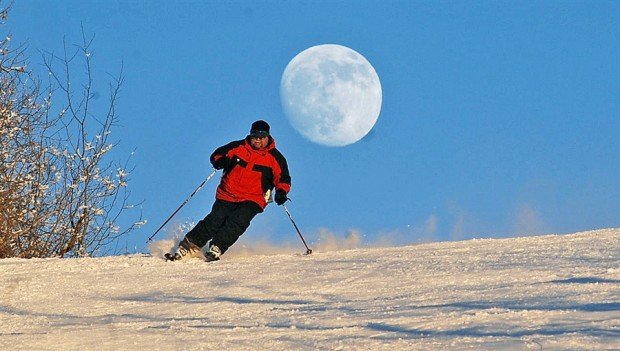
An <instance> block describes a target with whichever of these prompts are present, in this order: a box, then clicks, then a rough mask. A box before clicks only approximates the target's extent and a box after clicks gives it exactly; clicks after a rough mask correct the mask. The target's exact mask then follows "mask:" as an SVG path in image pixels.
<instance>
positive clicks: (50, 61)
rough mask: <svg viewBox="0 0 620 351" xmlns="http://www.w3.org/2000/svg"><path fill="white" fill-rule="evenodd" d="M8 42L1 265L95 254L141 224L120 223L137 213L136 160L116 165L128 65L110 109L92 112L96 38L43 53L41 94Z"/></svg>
mask: <svg viewBox="0 0 620 351" xmlns="http://www.w3.org/2000/svg"><path fill="white" fill-rule="evenodd" d="M7 12H8V10H0V15H1V16H2V18H4V19H5V18H6V17H7V16H6V14H7ZM9 44H10V36H5V37H4V39H2V40H0V158H1V163H0V258H3V257H53V256H56V257H66V256H86V255H93V254H96V253H98V252H100V251H101V249H103V248H104V247H106V246H107V245H108V244H110V243H112V242H114V241H115V240H117V239H118V238H119V237H121V236H123V235H125V234H128V233H129V232H131V231H132V230H134V229H136V228H137V227H139V226H140V225H141V224H143V223H144V222H142V221H141V218H138V219H137V221H135V222H133V221H132V222H133V223H132V224H131V225H128V226H127V227H126V228H124V229H121V228H120V227H119V225H118V223H119V220H120V219H121V216H122V215H123V214H124V213H126V212H127V210H128V209H129V208H131V207H133V206H131V205H129V203H128V198H129V192H128V190H127V181H128V173H129V170H128V169H127V164H128V162H129V159H130V157H128V158H127V160H126V161H125V162H123V163H118V162H114V161H112V160H111V159H110V152H111V151H112V149H113V148H114V147H115V146H116V145H117V144H116V143H114V142H112V141H111V139H110V133H111V131H112V127H114V126H115V125H116V123H117V122H118V118H119V116H118V114H117V111H116V103H117V99H118V93H119V91H120V88H121V86H122V82H123V80H122V76H123V75H122V68H121V72H120V73H119V75H118V78H115V79H112V83H110V84H109V99H108V101H107V102H106V103H105V105H104V107H101V106H95V94H94V93H93V91H94V83H93V75H92V68H91V64H92V57H93V55H92V52H91V51H90V50H91V44H92V39H91V40H87V39H86V36H85V35H84V31H82V43H81V44H80V45H75V46H71V48H69V47H68V46H67V44H66V43H64V44H65V45H64V50H63V52H62V55H60V56H57V55H55V54H53V53H45V54H44V55H43V61H44V65H45V67H46V68H47V70H48V72H49V77H48V83H47V85H46V87H45V89H42V88H41V84H40V81H39V80H38V79H36V77H35V76H34V74H33V73H32V71H30V70H28V68H27V66H26V63H25V58H24V56H25V55H24V49H23V47H22V48H18V49H17V50H11V49H10V45H9ZM76 67H81V68H76ZM76 71H77V73H76ZM76 81H78V82H81V84H75V82H76Z"/></svg>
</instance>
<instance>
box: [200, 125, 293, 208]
mask: <svg viewBox="0 0 620 351" xmlns="http://www.w3.org/2000/svg"><path fill="white" fill-rule="evenodd" d="M222 157H227V158H228V159H230V160H231V162H229V164H228V166H227V167H225V168H224V174H223V175H222V180H221V181H220V185H219V186H218V187H217V192H216V195H215V197H216V198H217V199H220V200H224V201H230V202H241V201H253V202H255V203H257V204H258V205H259V206H260V207H261V208H262V209H264V208H265V207H266V206H267V201H266V200H265V194H266V193H267V191H268V190H273V188H274V187H275V188H276V189H282V190H284V191H285V192H287V193H288V192H289V191H290V190H291V176H290V175H289V173H288V165H287V163H286V159H285V158H284V156H283V155H282V154H281V153H280V151H278V149H276V141H275V140H274V139H273V138H272V137H271V136H270V137H269V143H268V144H267V147H266V148H265V150H255V149H254V148H252V146H251V145H250V141H249V139H248V138H246V139H243V140H237V141H233V142H231V143H228V144H226V145H224V146H221V147H219V148H217V149H216V150H215V151H214V152H213V154H211V163H212V164H215V162H217V161H218V160H220V159H221V158H222Z"/></svg>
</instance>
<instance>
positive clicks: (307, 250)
mask: <svg viewBox="0 0 620 351" xmlns="http://www.w3.org/2000/svg"><path fill="white" fill-rule="evenodd" d="M282 206H283V207H284V211H286V214H287V215H288V218H289V219H290V220H291V223H293V226H294V227H295V230H297V234H299V237H300V238H301V242H302V243H304V246H305V247H306V255H309V254H311V253H312V249H310V248H309V247H308V244H306V241H305V240H304V237H303V236H302V235H301V232H300V231H299V228H298V227H297V224H295V221H294V220H293V216H291V213H290V212H289V211H288V208H286V205H284V204H283V205H282Z"/></svg>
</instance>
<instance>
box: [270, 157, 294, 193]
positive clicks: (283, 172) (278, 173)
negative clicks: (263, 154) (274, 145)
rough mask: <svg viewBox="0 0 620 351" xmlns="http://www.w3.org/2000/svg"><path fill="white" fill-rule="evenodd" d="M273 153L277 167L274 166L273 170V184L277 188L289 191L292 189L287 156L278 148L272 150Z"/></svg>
mask: <svg viewBox="0 0 620 351" xmlns="http://www.w3.org/2000/svg"><path fill="white" fill-rule="evenodd" d="M271 154H272V155H273V157H274V158H275V160H276V167H274V172H273V185H274V186H275V188H276V190H278V189H281V190H284V191H285V192H286V193H288V192H289V191H291V175H290V174H289V171H288V164H287V163H286V158H284V155H282V154H281V153H280V151H278V150H277V149H273V150H271Z"/></svg>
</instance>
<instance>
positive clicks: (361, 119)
mask: <svg viewBox="0 0 620 351" xmlns="http://www.w3.org/2000/svg"><path fill="white" fill-rule="evenodd" d="M280 99H281V101H282V108H283V110H284V113H285V115H286V117H287V118H288V120H289V121H290V123H291V125H292V126H293V128H295V130H297V131H298V132H299V133H300V134H301V135H303V136H304V137H305V138H307V139H308V140H310V141H312V142H314V143H317V144H321V145H325V146H345V145H349V144H353V143H355V142H357V141H359V140H360V139H362V138H363V137H364V136H365V135H366V134H368V132H370V130H371V129H372V128H373V126H374V125H375V123H376V122H377V118H379V113H380V112H381V100H382V92H381V82H380V81H379V76H378V75H377V72H376V71H375V69H374V68H373V67H372V65H371V64H370V63H369V62H368V60H366V59H365V58H364V56H362V55H360V54H359V53H357V52H356V51H354V50H352V49H349V48H347V47H345V46H341V45H333V44H327V45H318V46H313V47H311V48H309V49H306V50H304V51H302V52H301V53H299V54H298V55H297V56H295V57H294V58H293V59H292V60H291V62H289V64H288V65H287V66H286V69H285V70H284V73H283V74H282V80H281V81H280Z"/></svg>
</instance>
